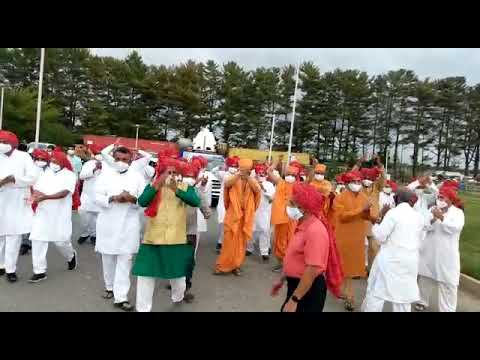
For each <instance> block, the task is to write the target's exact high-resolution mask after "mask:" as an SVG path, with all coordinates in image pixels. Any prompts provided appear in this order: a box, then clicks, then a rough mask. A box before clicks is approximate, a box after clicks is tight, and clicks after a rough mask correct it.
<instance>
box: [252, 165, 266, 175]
mask: <svg viewBox="0 0 480 360" xmlns="http://www.w3.org/2000/svg"><path fill="white" fill-rule="evenodd" d="M266 173H267V167H266V166H265V165H263V164H257V165H255V174H257V175H266Z"/></svg>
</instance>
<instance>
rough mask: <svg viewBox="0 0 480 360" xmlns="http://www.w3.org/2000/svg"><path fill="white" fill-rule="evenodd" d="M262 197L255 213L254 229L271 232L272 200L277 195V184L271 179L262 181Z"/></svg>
mask: <svg viewBox="0 0 480 360" xmlns="http://www.w3.org/2000/svg"><path fill="white" fill-rule="evenodd" d="M262 185H263V188H264V189H265V190H263V189H262V197H261V199H260V205H259V206H258V209H257V212H256V213H255V224H254V231H262V232H270V217H271V214H272V200H273V197H274V196H275V186H274V185H273V184H272V183H271V182H270V181H264V182H262Z"/></svg>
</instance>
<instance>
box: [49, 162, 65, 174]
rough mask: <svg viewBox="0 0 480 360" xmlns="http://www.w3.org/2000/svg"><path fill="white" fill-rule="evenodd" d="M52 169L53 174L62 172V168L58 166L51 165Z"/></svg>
mask: <svg viewBox="0 0 480 360" xmlns="http://www.w3.org/2000/svg"><path fill="white" fill-rule="evenodd" d="M50 169H52V171H53V172H55V173H57V172H59V171H60V170H62V167H61V166H60V165H58V164H55V163H50Z"/></svg>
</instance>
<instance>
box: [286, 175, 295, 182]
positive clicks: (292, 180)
mask: <svg viewBox="0 0 480 360" xmlns="http://www.w3.org/2000/svg"><path fill="white" fill-rule="evenodd" d="M285 181H286V182H287V183H289V184H292V183H294V182H295V176H292V175H287V176H285Z"/></svg>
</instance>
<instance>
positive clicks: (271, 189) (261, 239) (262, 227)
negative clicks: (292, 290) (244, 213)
mask: <svg viewBox="0 0 480 360" xmlns="http://www.w3.org/2000/svg"><path fill="white" fill-rule="evenodd" d="M255 176H256V179H257V181H258V184H259V185H260V189H261V190H262V197H261V200H260V205H259V207H258V209H257V212H256V215H255V227H254V231H253V237H252V239H251V241H249V242H248V246H247V255H248V253H250V254H252V253H253V251H254V248H255V242H257V241H258V245H259V248H260V255H261V256H262V259H263V261H268V260H269V252H270V234H271V232H270V218H271V214H272V201H273V198H274V196H275V186H274V185H273V184H272V183H271V182H270V181H268V180H267V167H266V166H265V165H261V164H258V165H256V166H255Z"/></svg>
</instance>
